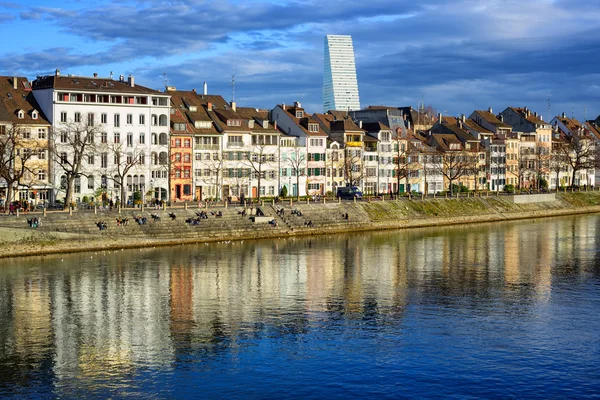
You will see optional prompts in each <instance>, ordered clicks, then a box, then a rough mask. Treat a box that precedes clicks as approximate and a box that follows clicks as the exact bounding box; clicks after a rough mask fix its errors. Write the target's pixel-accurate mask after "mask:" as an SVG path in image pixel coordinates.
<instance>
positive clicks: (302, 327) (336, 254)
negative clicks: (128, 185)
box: [0, 216, 599, 397]
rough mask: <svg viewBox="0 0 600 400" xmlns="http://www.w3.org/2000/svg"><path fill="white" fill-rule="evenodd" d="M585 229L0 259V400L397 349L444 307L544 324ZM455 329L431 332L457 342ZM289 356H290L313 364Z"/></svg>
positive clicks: (590, 261)
mask: <svg viewBox="0 0 600 400" xmlns="http://www.w3.org/2000/svg"><path fill="white" fill-rule="evenodd" d="M598 223H599V218H598V217H597V216H584V217H569V218H557V219H549V220H545V221H522V222H512V223H505V224H482V225H479V226H465V227H454V228H437V229H423V230H415V231H410V232H394V233H392V232H382V233H373V234H360V235H348V236H332V237H318V238H306V239H287V240H286V239H280V240H275V241H264V242H246V243H228V244H210V245H198V246H180V247H173V248H166V249H143V250H135V251H119V252H108V253H94V254H87V253H86V254H77V255H71V256H49V257H44V258H32V259H25V260H9V261H3V262H2V265H1V266H0V395H8V394H11V393H12V394H16V395H18V394H24V395H32V394H36V393H37V394H39V393H54V394H55V395H58V396H75V397H76V395H77V394H78V393H79V394H90V393H92V394H94V393H95V394H97V395H102V394H105V393H112V394H115V393H121V394H122V393H123V391H125V392H127V393H129V394H135V393H137V394H140V393H146V394H147V393H152V391H154V392H156V393H160V391H161V390H166V391H167V393H171V394H172V392H169V390H173V389H172V388H171V389H170V388H169V385H166V386H164V380H165V379H166V380H168V378H165V374H169V373H171V374H177V373H179V372H180V371H181V370H185V368H186V365H193V366H194V369H196V370H197V371H218V370H220V369H221V368H226V367H224V365H230V366H231V365H233V367H228V368H235V365H238V367H239V366H240V365H245V361H244V360H245V359H246V358H247V357H248V354H249V353H248V352H264V351H266V352H268V351H269V350H268V349H266V350H265V349H263V348H261V343H262V345H265V344H264V343H265V342H268V341H269V340H271V341H272V342H270V343H271V346H275V344H273V343H277V342H278V341H281V340H288V341H294V340H301V338H302V337H303V336H311V335H313V336H315V335H317V336H319V338H321V339H322V336H324V335H326V334H325V333H324V331H332V332H336V333H337V334H340V335H357V336H360V337H361V338H364V337H365V336H364V335H367V336H366V337H369V335H371V334H374V335H385V336H386V338H387V340H391V341H392V342H394V343H396V341H397V340H401V339H402V337H403V335H404V338H405V339H406V338H407V337H410V335H418V334H420V332H419V329H423V327H421V326H420V324H423V321H429V320H430V319H448V318H449V317H448V315H446V314H445V312H446V311H448V310H451V311H452V313H453V315H456V316H459V317H464V318H467V319H468V320H470V321H471V320H473V319H474V318H475V319H477V318H479V317H481V316H487V317H490V318H491V317H494V318H496V319H498V320H502V318H506V319H505V320H504V321H505V323H507V324H510V323H511V318H514V315H524V314H525V315H526V314H531V313H538V314H541V313H540V307H545V305H547V304H548V302H549V301H550V299H551V297H552V291H553V290H554V289H555V287H562V282H563V278H568V279H569V280H571V279H581V280H584V279H585V277H586V276H590V275H592V276H594V277H597V275H598V267H597V265H598V263H597V262H596V261H597V260H596V258H597V257H598V256H597V254H598V251H597V249H598V239H597V237H598V236H597V232H598V231H597V227H598ZM557 280H558V282H559V283H557ZM595 301H596V302H597V301H598V300H597V298H596V299H595ZM464 318H463V319H458V320H457V321H453V322H452V323H453V324H455V325H454V326H445V327H444V328H443V329H442V327H441V325H440V324H436V325H435V329H440V330H442V331H443V332H445V334H456V333H457V332H459V333H460V332H461V329H467V328H466V325H462V324H463V323H464V321H465V319H464ZM446 322H448V321H446ZM485 322H486V321H485V320H484V323H485ZM424 325H427V323H425V324H424ZM388 326H391V327H393V330H392V332H393V333H390V331H389V330H388V329H387V328H386V327H388ZM468 329H472V328H468ZM373 330H374V331H373ZM366 332H368V333H366ZM372 332H375V333H372ZM282 338H284V339H282ZM329 340H332V339H331V338H330V339H329ZM457 340H460V335H459V337H458V338H457ZM313 346H315V344H313ZM323 346H326V345H325V344H323ZM382 346H385V344H382ZM275 347H276V346H275ZM278 349H279V350H280V351H281V348H280V347H279V348H278ZM301 349H302V345H300V344H298V343H297V344H296V345H295V346H294V347H293V351H292V350H290V351H291V352H292V353H294V355H290V354H288V355H287V356H288V357H300V358H303V357H310V354H308V353H307V352H305V351H302V350H301ZM319 349H322V348H319ZM415 349H418V347H415ZM334 355H335V352H334ZM228 371H229V372H230V373H231V369H229V370H228ZM263 373H264V371H263ZM158 376H160V377H161V378H160V380H162V382H163V383H159V379H158ZM140 381H143V386H144V388H143V389H141V392H140V391H138V390H140V389H139V388H137V387H138V385H139V383H140ZM159 387H160V388H159ZM136 388H137V389H136ZM159 397H160V396H159Z"/></svg>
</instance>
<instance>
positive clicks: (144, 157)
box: [140, 153, 146, 165]
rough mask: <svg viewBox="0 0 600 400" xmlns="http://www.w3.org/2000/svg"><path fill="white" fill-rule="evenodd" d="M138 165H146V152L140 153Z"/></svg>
mask: <svg viewBox="0 0 600 400" xmlns="http://www.w3.org/2000/svg"><path fill="white" fill-rule="evenodd" d="M140 165H146V154H145V153H140Z"/></svg>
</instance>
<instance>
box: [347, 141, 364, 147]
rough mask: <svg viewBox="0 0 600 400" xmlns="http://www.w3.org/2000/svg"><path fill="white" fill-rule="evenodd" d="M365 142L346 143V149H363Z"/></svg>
mask: <svg viewBox="0 0 600 400" xmlns="http://www.w3.org/2000/svg"><path fill="white" fill-rule="evenodd" d="M362 146H363V142H346V147H362Z"/></svg>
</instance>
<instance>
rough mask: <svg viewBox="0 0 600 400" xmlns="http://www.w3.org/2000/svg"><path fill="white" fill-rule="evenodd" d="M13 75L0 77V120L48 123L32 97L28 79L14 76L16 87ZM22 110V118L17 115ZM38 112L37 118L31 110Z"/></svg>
mask: <svg viewBox="0 0 600 400" xmlns="http://www.w3.org/2000/svg"><path fill="white" fill-rule="evenodd" d="M13 79H15V78H13V77H9V76H1V77H0V121H7V122H9V121H10V122H12V123H19V124H27V125H50V122H48V120H47V119H46V116H45V115H44V113H43V112H42V111H41V109H40V106H39V105H38V103H37V101H36V100H35V98H34V97H33V93H32V92H31V89H30V86H29V81H28V80H27V78H24V77H16V79H17V89H15V88H14V83H13ZM19 110H23V112H24V118H23V119H20V118H19V117H18V115H17V113H18V111H19ZM33 110H36V111H37V112H38V117H37V119H33V118H32V111H33Z"/></svg>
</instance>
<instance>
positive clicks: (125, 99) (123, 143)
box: [32, 70, 170, 203]
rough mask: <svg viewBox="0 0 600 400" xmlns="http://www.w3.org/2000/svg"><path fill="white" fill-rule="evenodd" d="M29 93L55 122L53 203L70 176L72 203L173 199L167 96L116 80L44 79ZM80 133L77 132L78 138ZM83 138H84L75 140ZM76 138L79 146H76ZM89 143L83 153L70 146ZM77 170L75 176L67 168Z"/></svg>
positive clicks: (131, 79)
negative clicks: (71, 177) (83, 200)
mask: <svg viewBox="0 0 600 400" xmlns="http://www.w3.org/2000/svg"><path fill="white" fill-rule="evenodd" d="M32 89H33V94H34V97H35V99H36V100H37V102H38V104H39V106H40V109H41V111H42V112H43V113H44V114H45V115H46V116H47V118H48V121H49V122H50V123H51V124H52V134H51V136H50V138H49V140H50V142H51V144H52V146H53V147H54V157H52V172H53V173H52V174H51V185H52V195H51V197H52V199H64V198H65V195H66V189H67V188H66V185H65V181H66V179H67V176H66V175H68V174H69V173H71V175H74V176H76V177H75V180H74V185H73V188H72V189H73V192H74V196H73V200H79V201H81V199H82V198H83V196H88V197H89V198H96V199H98V197H101V198H102V199H103V200H107V199H113V200H114V201H121V202H123V203H125V202H128V203H132V202H133V201H134V199H135V198H140V196H141V197H143V196H144V195H145V194H146V193H147V192H148V191H150V193H149V196H150V197H153V198H157V199H163V200H168V199H169V156H168V153H169V127H170V122H169V120H170V111H169V109H170V101H169V96H168V95H167V94H165V93H161V92H158V91H155V90H152V89H149V88H146V87H143V86H140V85H136V84H135V81H134V77H133V76H129V77H128V78H127V79H125V77H124V76H123V75H121V76H120V77H119V78H118V79H113V78H112V75H111V76H110V77H108V78H101V77H99V76H98V75H97V74H94V76H93V77H82V76H73V75H67V76H64V75H61V74H60V71H59V70H56V73H55V74H54V75H50V76H40V77H38V78H37V79H36V80H35V81H33V83H32ZM78 132H79V133H78ZM81 133H83V134H85V135H86V138H85V139H80V138H73V135H79V134H81ZM74 139H76V140H74ZM84 141H87V142H89V143H88V146H87V147H86V148H87V151H85V152H83V153H82V152H81V151H80V150H81V149H79V150H78V149H76V148H75V147H74V146H73V143H76V142H79V143H82V142H84ZM76 164H79V165H80V167H78V169H77V171H76V172H75V173H74V174H73V172H74V170H73V169H71V170H70V172H68V171H67V169H68V168H70V167H67V165H70V166H73V165H76Z"/></svg>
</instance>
